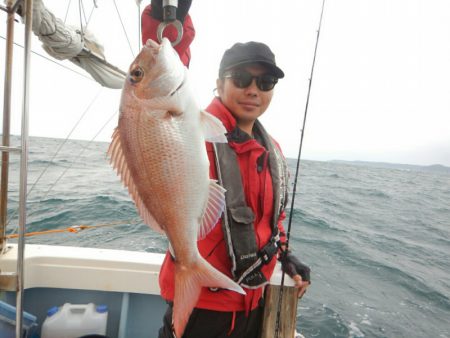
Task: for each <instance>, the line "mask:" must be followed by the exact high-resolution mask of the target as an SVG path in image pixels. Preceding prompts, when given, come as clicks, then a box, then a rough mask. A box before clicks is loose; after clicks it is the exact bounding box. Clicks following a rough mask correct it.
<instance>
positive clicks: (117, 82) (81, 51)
mask: <svg viewBox="0 0 450 338" xmlns="http://www.w3.org/2000/svg"><path fill="white" fill-rule="evenodd" d="M33 3H34V5H33V32H34V34H36V35H37V36H38V37H39V40H41V41H42V43H43V48H44V49H45V51H46V52H47V53H48V54H50V55H51V56H52V57H54V58H56V59H58V60H66V59H68V60H70V61H72V62H73V63H74V64H76V65H77V66H79V67H81V68H83V69H84V70H85V71H87V72H88V73H89V74H90V75H91V76H92V77H93V78H94V79H95V81H97V82H98V83H100V84H101V85H102V86H105V87H108V88H113V89H120V88H122V85H123V82H124V80H125V76H126V73H125V72H123V71H122V70H120V69H119V68H117V67H115V66H113V65H111V64H110V63H108V62H106V59H105V57H104V55H103V47H102V46H101V45H100V44H99V43H98V42H97V41H96V40H95V38H94V36H93V35H92V34H90V33H89V32H83V34H82V32H81V31H80V30H79V29H77V28H75V27H71V26H69V25H65V24H64V22H63V21H62V20H61V19H58V18H56V17H55V15H53V13H51V12H50V11H49V10H48V9H47V8H46V7H45V5H44V3H43V2H42V0H34V2H33Z"/></svg>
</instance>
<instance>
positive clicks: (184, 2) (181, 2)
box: [150, 0, 192, 24]
mask: <svg viewBox="0 0 450 338" xmlns="http://www.w3.org/2000/svg"><path fill="white" fill-rule="evenodd" d="M162 2H163V0H152V10H151V12H150V15H151V16H152V18H153V19H156V20H159V21H163V20H164V18H163V7H162ZM191 4H192V0H178V8H177V20H179V21H180V22H181V23H182V24H183V23H184V18H185V17H186V15H187V13H188V12H189V8H191Z"/></svg>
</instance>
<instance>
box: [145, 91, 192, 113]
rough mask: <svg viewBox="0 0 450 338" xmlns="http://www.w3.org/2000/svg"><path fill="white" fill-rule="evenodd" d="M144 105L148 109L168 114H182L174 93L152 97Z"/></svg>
mask: <svg viewBox="0 0 450 338" xmlns="http://www.w3.org/2000/svg"><path fill="white" fill-rule="evenodd" d="M145 105H146V106H147V107H148V110H149V111H166V112H167V113H168V114H170V116H180V115H182V114H183V111H182V109H181V106H180V104H179V102H178V97H177V96H176V95H175V96H160V97H154V98H152V99H150V100H148V101H147V102H146V103H145Z"/></svg>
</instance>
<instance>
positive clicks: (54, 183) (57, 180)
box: [41, 111, 118, 200]
mask: <svg viewBox="0 0 450 338" xmlns="http://www.w3.org/2000/svg"><path fill="white" fill-rule="evenodd" d="M117 114H118V111H115V112H114V114H112V115H111V116H110V117H109V119H108V120H107V121H106V122H105V124H103V126H102V127H101V128H100V129H99V130H98V131H97V133H96V134H95V135H94V137H93V138H92V139H91V140H90V141H89V142H88V144H87V145H86V146H85V147H83V148H82V149H81V151H80V152H79V153H78V155H77V156H75V159H74V160H73V161H70V162H71V165H70V166H68V167H67V168H66V169H65V170H64V171H63V172H62V173H61V175H59V177H58V178H57V179H56V180H55V181H54V182H53V184H51V185H50V188H49V189H48V190H47V192H46V193H45V195H44V197H42V198H41V200H43V199H45V198H46V197H47V196H48V194H49V193H50V191H51V190H52V189H53V187H54V186H55V185H56V184H57V183H58V182H59V181H60V180H61V179H62V178H63V177H64V175H65V174H66V173H67V171H69V170H70V169H72V167H73V166H74V165H75V164H76V163H79V162H80V158H81V155H83V153H84V152H85V150H87V149H89V146H90V145H91V143H92V142H94V141H95V139H96V138H97V136H98V135H100V133H101V132H102V131H103V129H105V127H106V126H107V125H108V124H109V123H110V122H111V120H112V119H113V118H114V117H115V116H116V115H117Z"/></svg>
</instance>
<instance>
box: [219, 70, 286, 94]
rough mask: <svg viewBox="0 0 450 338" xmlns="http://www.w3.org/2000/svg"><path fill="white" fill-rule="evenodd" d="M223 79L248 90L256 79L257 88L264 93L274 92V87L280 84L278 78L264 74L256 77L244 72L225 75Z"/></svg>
mask: <svg viewBox="0 0 450 338" xmlns="http://www.w3.org/2000/svg"><path fill="white" fill-rule="evenodd" d="M223 78H226V79H232V80H233V84H234V85H235V86H236V87H237V88H247V87H248V86H250V85H251V84H252V82H253V79H255V80H256V87H258V89H259V90H261V91H263V92H268V91H269V90H272V89H273V87H275V85H276V84H277V82H278V78H277V77H276V76H273V75H270V74H262V75H258V76H255V75H252V74H250V73H249V72H246V71H242V70H240V71H234V72H230V73H225V74H224V75H223Z"/></svg>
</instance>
